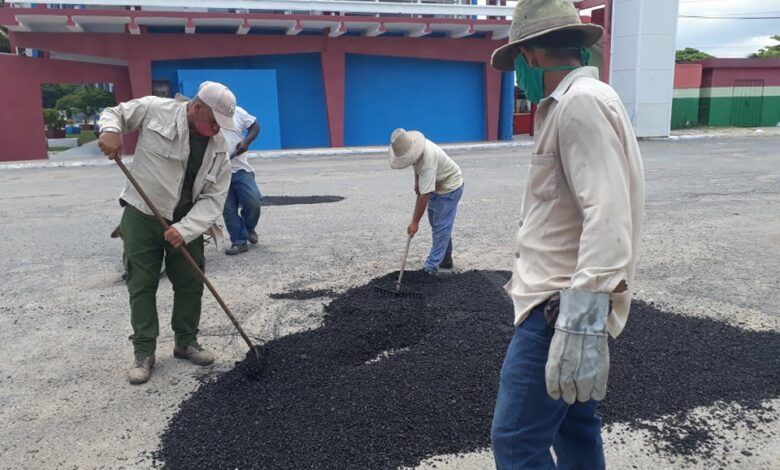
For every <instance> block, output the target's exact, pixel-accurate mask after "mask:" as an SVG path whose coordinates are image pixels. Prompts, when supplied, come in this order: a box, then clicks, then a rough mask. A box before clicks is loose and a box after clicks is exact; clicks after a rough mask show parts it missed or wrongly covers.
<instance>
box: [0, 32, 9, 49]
mask: <svg viewBox="0 0 780 470" xmlns="http://www.w3.org/2000/svg"><path fill="white" fill-rule="evenodd" d="M0 52H11V41H9V40H8V33H7V32H6V30H5V28H3V27H0Z"/></svg>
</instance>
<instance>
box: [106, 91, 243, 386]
mask: <svg viewBox="0 0 780 470" xmlns="http://www.w3.org/2000/svg"><path fill="white" fill-rule="evenodd" d="M235 108H236V98H235V96H233V93H232V92H231V91H230V90H229V89H228V88H227V87H225V86H224V85H222V84H219V83H214V82H204V83H203V84H202V85H201V86H200V89H199V90H198V94H197V95H196V96H195V97H194V98H193V99H192V100H187V99H186V98H183V97H181V96H177V99H176V100H173V99H165V98H158V97H154V96H147V97H145V98H140V99H136V100H132V101H128V102H126V103H121V104H120V105H119V106H116V107H114V108H107V109H106V110H105V111H103V114H102V115H101V116H100V129H101V133H100V139H99V145H100V149H101V150H102V151H103V153H104V154H106V155H107V156H108V158H109V159H116V158H121V156H122V134H125V133H127V132H132V131H135V130H139V131H140V137H139V139H138V146H137V147H136V151H135V156H134V158H133V166H132V170H131V171H132V173H133V176H134V177H135V178H136V179H137V180H138V183H139V184H140V186H141V189H143V191H144V192H145V193H146V194H147V196H148V197H149V199H150V200H151V202H152V204H154V205H155V206H156V208H157V209H158V210H159V211H160V213H161V214H162V216H163V217H164V218H165V219H166V220H168V221H169V223H170V224H171V226H170V228H169V229H168V230H167V231H164V230H163V228H162V226H161V225H160V224H159V223H158V222H157V220H155V218H154V217H153V215H152V214H153V213H152V211H151V209H150V208H149V207H147V206H146V204H145V203H144V201H143V199H142V198H141V196H140V195H139V194H138V193H137V192H136V190H135V189H134V188H133V186H132V185H131V184H130V183H128V184H127V186H126V187H125V189H124V191H123V192H122V195H121V198H120V204H121V205H122V206H123V207H124V213H123V215H122V221H121V223H120V227H121V231H122V239H123V242H124V250H125V255H126V257H127V291H128V293H129V294H130V323H131V325H132V327H133V334H132V336H130V339H131V340H132V342H133V350H134V362H133V365H132V367H131V368H130V370H129V372H128V377H129V380H130V383H131V384H142V383H144V382H146V381H148V380H149V378H150V376H151V373H152V368H153V367H154V361H155V350H156V347H157V336H158V334H159V325H158V318H157V299H156V293H157V285H158V283H159V280H160V267H161V265H162V263H163V261H164V262H165V267H166V270H167V273H168V278H169V279H170V280H171V284H172V285H173V314H172V316H171V326H172V327H173V332H174V341H175V345H174V348H173V355H174V356H175V357H177V358H180V359H187V360H189V361H191V362H193V363H194V364H197V365H201V366H205V365H209V364H211V363H212V362H214V356H213V355H212V354H211V353H210V352H208V351H207V350H205V349H203V347H202V346H201V345H200V344H199V343H198V337H197V336H198V325H199V323H200V312H201V297H202V296H203V282H202V281H201V280H200V278H199V277H198V276H197V275H196V274H195V272H193V270H192V268H191V267H190V266H189V265H188V264H187V262H186V260H185V259H184V257H183V256H182V255H181V254H180V253H179V252H178V250H176V248H178V247H180V246H182V245H184V244H186V246H187V250H189V252H190V254H191V255H192V257H193V258H194V259H195V261H196V262H197V263H198V264H199V265H200V267H201V269H202V268H203V267H204V265H205V259H204V256H203V233H204V232H206V231H208V230H209V229H210V228H212V226H213V225H214V223H215V222H216V220H217V219H218V218H219V216H220V215H221V214H222V208H223V206H224V205H225V196H226V195H227V192H228V186H229V184H230V161H229V159H228V153H227V146H226V144H225V139H224V138H223V137H222V135H221V134H220V133H219V130H220V128H225V129H232V128H233V113H234V112H235ZM215 233H217V234H218V233H219V232H218V231H216V232H215Z"/></svg>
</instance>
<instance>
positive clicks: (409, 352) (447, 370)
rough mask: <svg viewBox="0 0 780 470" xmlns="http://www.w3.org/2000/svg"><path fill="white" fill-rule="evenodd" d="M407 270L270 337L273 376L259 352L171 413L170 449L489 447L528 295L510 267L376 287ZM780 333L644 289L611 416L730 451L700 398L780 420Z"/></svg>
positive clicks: (179, 461) (676, 451) (660, 443)
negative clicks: (260, 367)
mask: <svg viewBox="0 0 780 470" xmlns="http://www.w3.org/2000/svg"><path fill="white" fill-rule="evenodd" d="M397 276H398V273H397V272H396V273H390V274H387V275H386V276H383V277H380V278H377V279H374V280H372V281H370V282H368V283H367V284H365V285H362V286H359V287H355V288H352V289H350V290H348V291H346V292H344V293H342V294H339V295H338V296H337V297H335V298H334V299H333V300H332V301H331V302H330V304H328V305H327V306H326V307H325V318H324V322H323V325H322V327H320V328H318V329H315V330H311V331H306V332H303V333H298V334H294V335H289V336H285V337H282V338H279V339H276V340H274V341H271V342H269V343H267V344H265V346H264V350H265V354H267V356H266V359H267V366H266V367H265V369H264V371H263V374H262V375H261V376H260V377H256V376H253V375H252V374H250V373H247V372H251V371H253V370H255V364H253V362H255V361H256V359H255V358H254V357H248V358H247V359H245V360H244V361H242V362H239V363H236V367H235V368H234V369H232V370H230V371H228V372H226V373H224V374H223V375H221V376H218V377H216V378H214V379H213V380H211V381H209V382H207V383H204V384H202V385H201V386H200V387H199V388H198V389H197V390H196V391H195V393H194V394H193V395H192V396H191V397H190V398H189V399H188V400H186V401H185V402H184V403H182V404H181V406H180V409H179V410H178V412H177V413H176V414H175V415H174V417H173V418H172V419H171V420H170V422H169V426H168V428H167V430H166V431H165V432H164V434H163V435H162V443H161V448H160V450H159V452H158V453H157V456H156V457H157V459H158V461H161V462H162V463H163V464H164V466H165V467H166V468H171V469H191V468H215V469H216V468H230V469H233V468H267V469H396V468H398V467H399V466H415V465H417V464H419V462H420V461H422V460H423V459H426V458H429V457H432V456H436V455H441V454H456V453H463V452H472V451H476V450H479V449H484V448H487V447H489V446H490V423H491V419H492V415H493V407H494V404H495V397H496V392H497V389H498V381H499V371H500V368H501V364H502V361H503V358H504V354H505V352H506V347H507V345H508V343H509V340H510V339H511V337H512V333H513V328H512V324H511V323H512V317H513V315H512V304H511V302H510V300H509V299H508V298H507V296H506V295H505V294H504V293H503V291H502V290H501V289H500V287H499V286H500V284H501V283H502V282H503V280H505V279H506V278H507V277H508V273H505V272H497V271H492V272H480V271H470V272H465V273H460V274H451V275H449V276H442V277H432V276H428V275H426V274H424V273H422V272H408V273H407V274H406V275H405V285H407V286H409V288H413V289H414V290H416V291H419V292H423V293H424V297H423V299H422V300H420V299H405V298H394V297H388V296H381V295H376V292H375V289H374V288H373V286H374V285H377V284H380V285H383V284H388V285H389V284H392V282H394V280H395V279H396V278H397ZM326 293H328V292H327V291H322V292H319V291H318V292H316V294H317V297H319V296H321V295H320V294H322V296H325V294H326ZM309 294H311V295H314V293H309ZM309 294H307V293H306V292H303V293H301V292H298V293H293V294H292V296H290V297H288V298H299V297H307V295H309ZM330 294H332V292H331V293H328V295H327V296H330ZM778 344H780V335H778V334H777V333H774V332H752V331H747V330H742V329H739V328H736V327H733V326H730V325H727V324H725V323H722V322H717V321H713V320H708V319H703V318H696V317H689V316H682V315H677V314H674V313H671V312H666V311H663V310H660V309H658V308H657V307H656V306H654V305H652V304H648V303H645V302H642V301H634V302H633V305H632V310H631V316H630V317H629V321H628V325H627V327H626V329H625V331H624V333H623V334H622V335H621V336H620V337H619V338H618V339H617V340H616V341H611V342H610V352H611V371H610V382H609V392H608V395H607V399H606V400H605V401H604V402H602V403H601V405H600V407H599V409H600V412H601V414H602V415H603V417H604V422H605V423H606V424H607V426H609V425H610V424H614V423H626V424H628V425H629V427H632V428H636V429H643V430H646V431H648V432H649V436H650V439H651V441H652V445H654V446H655V449H656V450H658V451H660V452H663V453H666V454H669V455H670V456H672V457H681V458H683V459H688V460H696V459H697V458H708V459H713V458H714V459H718V458H720V457H719V455H723V454H724V453H725V451H727V450H728V449H726V448H722V447H723V446H725V445H726V444H724V443H723V442H721V440H719V436H718V431H717V429H716V428H714V427H713V426H712V423H711V422H710V421H708V420H706V419H702V418H700V417H697V416H696V415H695V413H693V410H694V409H695V408H697V407H712V408H714V409H724V408H723V407H725V406H730V407H731V408H730V409H737V410H738V412H737V413H736V414H734V413H733V412H732V413H730V414H728V416H727V414H722V415H716V416H721V417H723V419H726V420H732V421H734V423H732V424H734V425H736V424H737V422H739V423H741V424H745V423H747V425H748V426H750V423H751V422H758V421H760V420H762V419H767V418H764V417H763V416H765V413H763V412H764V411H766V409H765V408H764V407H765V406H766V405H765V403H766V400H768V399H772V398H777V397H780V355H778V354H777V346H778ZM735 407H736V408H735ZM724 413H725V412H724ZM659 422H660V423H661V424H660V425H659V424H657V423H659ZM654 423H655V424H654ZM721 424H722V425H724V426H725V427H728V426H729V425H730V424H729V423H728V422H726V423H721Z"/></svg>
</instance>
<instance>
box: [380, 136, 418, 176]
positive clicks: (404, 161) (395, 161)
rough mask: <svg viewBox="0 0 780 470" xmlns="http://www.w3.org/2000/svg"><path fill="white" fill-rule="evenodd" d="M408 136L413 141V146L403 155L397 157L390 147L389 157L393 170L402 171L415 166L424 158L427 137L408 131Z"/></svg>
mask: <svg viewBox="0 0 780 470" xmlns="http://www.w3.org/2000/svg"><path fill="white" fill-rule="evenodd" d="M406 134H407V136H408V137H409V138H411V139H412V145H411V146H410V147H409V150H407V151H406V152H405V153H404V154H402V155H397V154H396V153H395V152H393V146H392V145H391V146H390V150H389V151H388V156H389V157H390V168H392V169H393V170H400V169H401V168H406V167H408V166H410V165H413V164H414V163H415V162H417V160H419V159H420V157H421V156H422V153H423V150H425V136H424V135H423V134H422V132H418V131H407V132H406Z"/></svg>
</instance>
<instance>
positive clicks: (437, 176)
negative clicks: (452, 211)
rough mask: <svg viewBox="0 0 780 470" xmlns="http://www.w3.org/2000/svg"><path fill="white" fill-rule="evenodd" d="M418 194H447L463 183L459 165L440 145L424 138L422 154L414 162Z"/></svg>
mask: <svg viewBox="0 0 780 470" xmlns="http://www.w3.org/2000/svg"><path fill="white" fill-rule="evenodd" d="M414 172H415V173H416V174H417V177H418V184H417V185H418V187H419V189H420V194H428V193H434V192H435V193H436V194H447V193H451V192H453V191H455V190H456V189H458V188H460V187H461V186H462V185H463V174H462V173H461V171H460V167H459V166H458V165H457V164H456V163H455V162H454V161H452V159H451V158H450V157H449V156H448V155H447V153H446V152H445V151H444V150H442V148H441V147H439V146H438V145H436V144H434V143H433V142H431V141H430V140H427V139H426V140H425V149H424V150H423V153H422V156H421V157H420V158H419V159H418V160H417V161H416V162H415V164H414Z"/></svg>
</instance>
